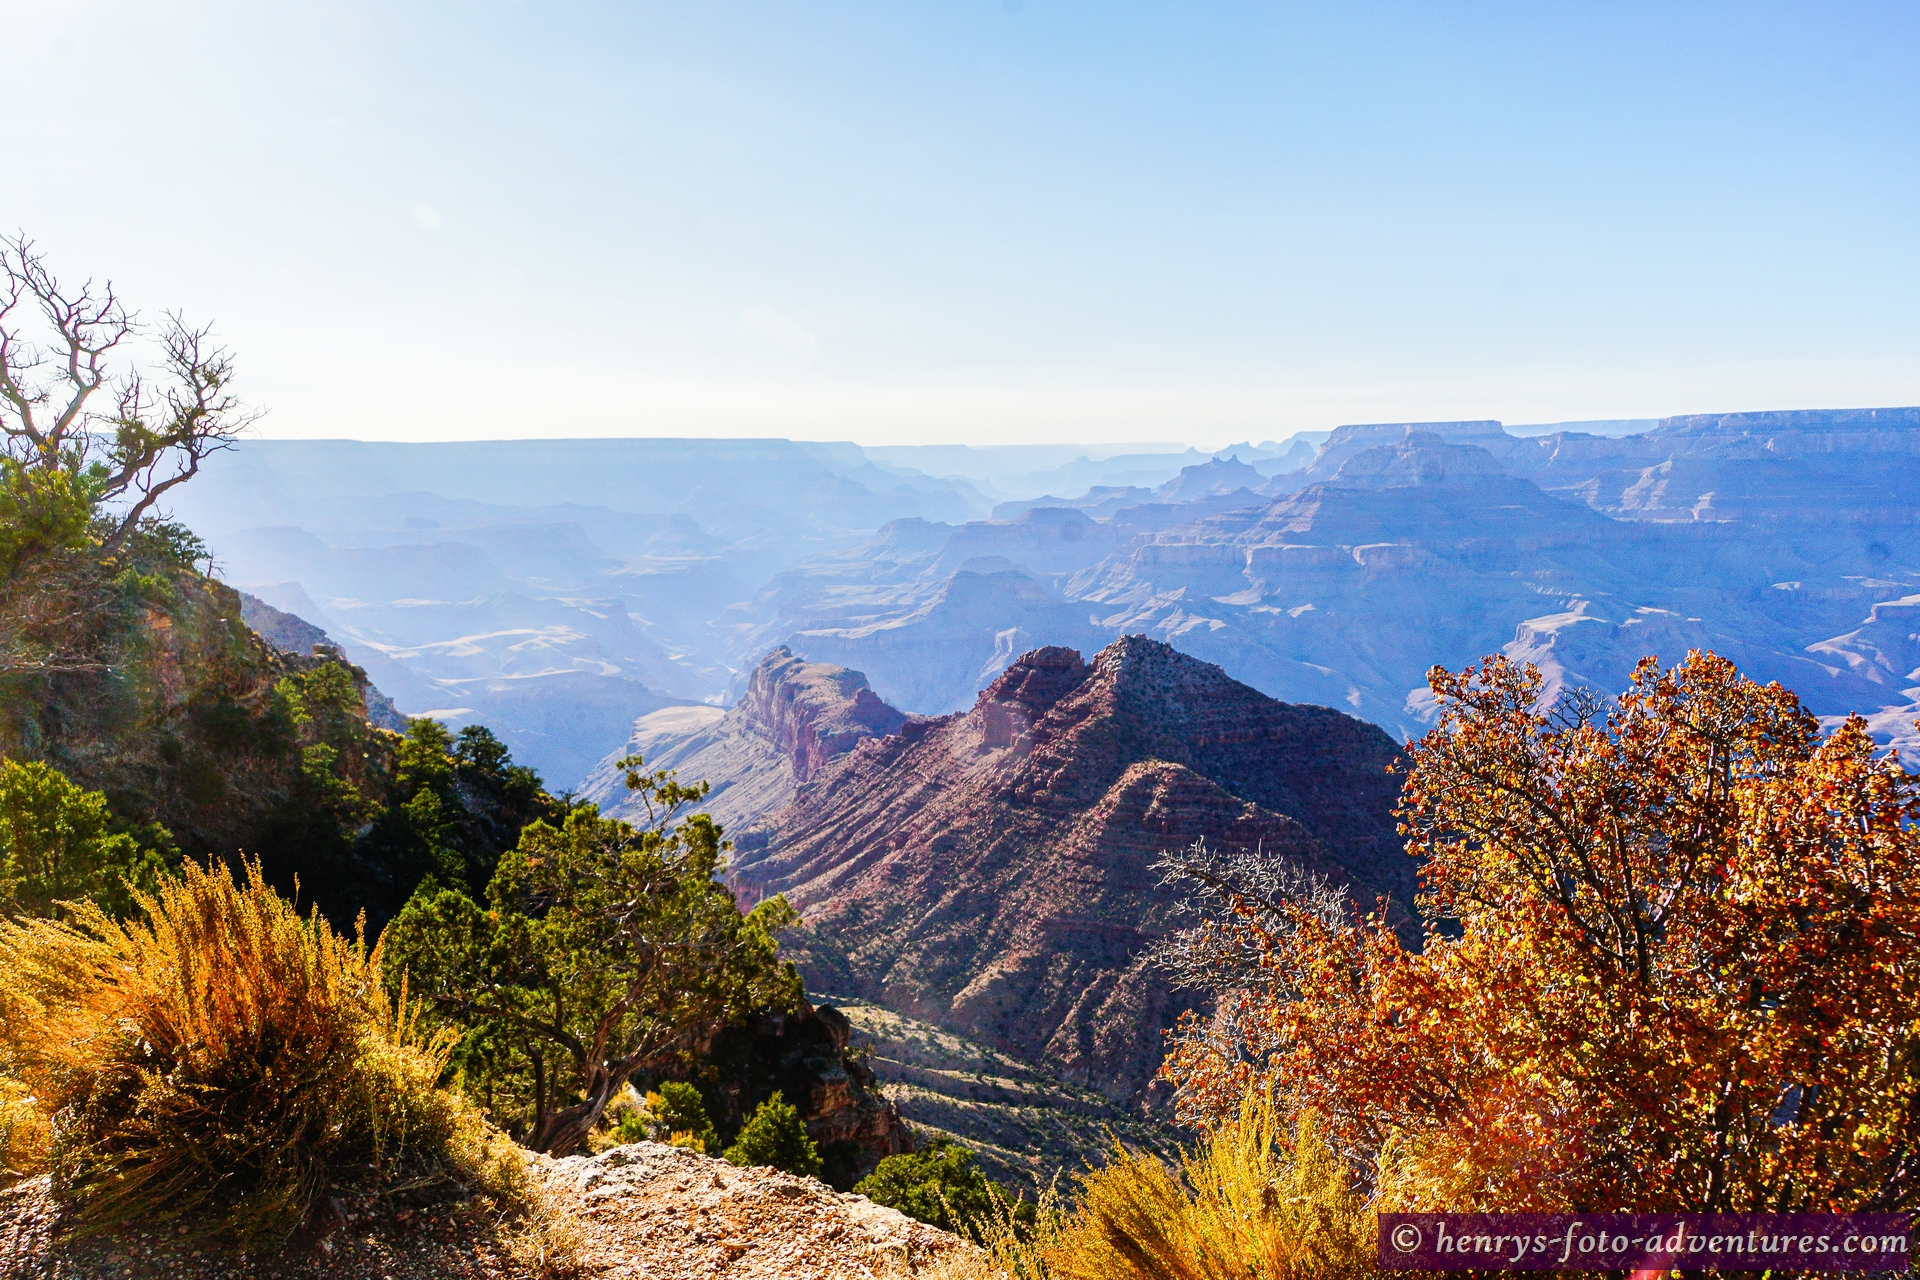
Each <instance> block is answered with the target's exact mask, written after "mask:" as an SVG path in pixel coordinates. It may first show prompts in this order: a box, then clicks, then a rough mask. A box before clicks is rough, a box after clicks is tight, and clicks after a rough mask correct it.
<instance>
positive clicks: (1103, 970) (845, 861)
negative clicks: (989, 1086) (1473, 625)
mask: <svg viewBox="0 0 1920 1280" xmlns="http://www.w3.org/2000/svg"><path fill="white" fill-rule="evenodd" d="M656 746H658V747H660V748H663V749H662V750H661V753H660V754H659V755H657V756H655V757H654V760H655V761H657V762H673V761H681V762H684V763H686V764H695V763H698V764H700V765H702V766H703V768H702V769H701V770H700V772H701V773H702V774H703V775H705V776H713V775H716V774H717V775H718V776H720V777H722V778H724V779H726V780H727V785H726V789H724V790H717V791H716V794H715V797H714V799H715V800H716V804H715V806H714V807H715V812H716V814H722V815H724V818H723V821H725V822H727V823H728V824H729V825H728V831H729V834H730V835H731V836H732V838H733V840H734V843H735V854H734V859H733V864H732V868H731V872H730V879H731V882H732V883H733V884H734V885H735V887H736V888H737V889H738V890H739V891H740V892H741V894H742V896H743V899H747V900H751V899H757V898H759V897H764V896H768V895H771V894H774V893H783V894H785V895H786V897H787V899H788V901H789V902H791V903H792V904H793V905H794V907H795V908H796V909H798V910H799V911H800V913H801V915H802V916H803V919H804V922H803V924H802V925H801V926H800V927H799V928H798V929H796V930H795V931H793V932H792V933H790V934H789V935H788V937H787V939H786V942H785V944H784V949H785V951H786V953H787V954H789V955H790V956H791V957H793V958H794V959H795V961H796V962H797V963H798V964H799V965H800V967H801V971H802V974H803V976H804V977H805V978H806V980H807V984H808V987H809V989H810V990H815V991H822V992H831V993H835V994H836V996H837V997H843V996H852V997H855V998H857V999H860V1000H864V1001H869V1002H872V1003H873V1004H876V1005H879V1006H883V1007H884V1008H886V1009H888V1010H892V1011H894V1012H896V1013H899V1014H902V1015H905V1016H908V1017H912V1018H917V1019H922V1020H925V1021H926V1022H928V1023H930V1024H934V1025H937V1026H940V1027H943V1028H947V1029H950V1030H952V1031H954V1032H957V1033H959V1034H961V1035H964V1036H967V1037H970V1038H972V1039H973V1040H975V1041H977V1042H979V1043H980V1044H983V1045H985V1046H988V1047H990V1048H992V1049H994V1050H997V1051H1002V1052H1005V1053H1007V1054H1009V1055H1011V1056H1012V1057H1013V1058H1015V1059H1018V1060H1020V1061H1022V1062H1026V1063H1031V1064H1034V1065H1036V1066H1038V1067H1040V1068H1042V1069H1044V1070H1045V1071H1046V1072H1048V1073H1050V1074H1052V1075H1053V1076H1055V1077H1057V1078H1058V1079H1060V1080H1062V1081H1065V1082H1068V1083H1072V1084H1077V1085H1082V1086H1085V1087H1088V1088H1090V1089H1093V1090H1095V1091H1097V1092H1098V1093H1100V1094H1102V1095H1104V1096H1106V1097H1108V1098H1110V1099H1112V1100H1114V1101H1117V1102H1124V1103H1139V1102H1141V1101H1142V1100H1144V1099H1145V1098H1146V1096H1147V1094H1148V1091H1149V1085H1150V1081H1151V1077H1152V1074H1153V1072H1154V1069H1155V1068H1156V1067H1157V1066H1158V1064H1159V1056H1160V1045H1161V1033H1162V1032H1163V1031H1164V1030H1165V1029H1166V1028H1168V1027H1169V1026H1171V1025H1172V1023H1173V1020H1174V1019H1175V1018H1176V1017H1177V1016H1178V1015H1179V1014H1180V1013H1181V1012H1183V1011H1184V1010H1185V1009H1187V1008H1190V1007H1192V1002H1191V1000H1190V999H1186V998H1183V997H1182V996H1181V995H1180V994H1179V993H1176V992H1174V991H1172V990H1171V989H1170V988H1169V987H1168V986H1167V984H1166V982H1165V981H1164V980H1163V979H1162V977H1161V976H1160V974H1159V973H1158V971H1157V970H1156V968H1155V966H1154V964H1153V961H1152V956H1151V949H1152V946H1153V943H1154V942H1155V940H1156V939H1157V938H1158V937H1159V936H1160V935H1161V933H1162V932H1164V929H1163V919H1164V910H1165V908H1166V906H1167V902H1166V895H1165V894H1164V893H1163V892H1161V891H1160V889H1159V885H1158V873H1157V872H1156V871H1155V869H1154V863H1155V861H1156V859H1157V858H1158V856H1159V855H1160V854H1161V853H1162V852H1163V851H1166V850H1169V849H1173V848H1178V847H1185V846H1186V845H1188V844H1190V843H1192V842H1193V841H1195V840H1206V841H1209V842H1211V843H1214V844H1220V845H1227V846H1231V847H1237V848H1254V847H1259V848H1261V849H1263V850H1264V851H1266V852H1267V853H1268V854H1270V855H1272V856H1275V857H1284V858H1288V859H1292V860H1295V861H1297V862H1298V863H1300V864H1302V865H1304V866H1306V867H1307V868H1309V869H1311V870H1313V871H1315V872H1317V873H1318V874H1320V875H1322V876H1324V877H1326V878H1327V879H1329V880H1331V881H1333V882H1334V883H1336V884H1341V885H1345V886H1347V887H1348V889H1349V892H1350V894H1351V897H1352V899H1353V901H1354V902H1355V904H1356V908H1357V909H1364V910H1371V909H1376V908H1378V907H1380V906H1381V904H1382V903H1384V904H1385V907H1384V909H1385V910H1387V912H1388V913H1389V915H1390V916H1391V917H1392V918H1395V919H1399V920H1402V921H1405V920H1406V919H1407V918H1408V911H1409V908H1410V906H1411V902H1412V896H1413V892H1414V887H1415V886H1414V881H1413V865H1412V861H1411V860H1410V859H1409V858H1408V857H1407V856H1406V855H1405V853H1404V852H1402V851H1401V849H1400V846H1399V841H1398V839H1397V837H1396V835H1395V831H1394V820H1393V817H1392V809H1393V804H1394V797H1395V795H1396V793H1397V782H1396V780H1395V778H1394V777H1393V775H1392V774H1391V773H1389V772H1388V766H1389V765H1391V764H1392V763H1393V761H1394V760H1395V759H1396V758H1397V756H1398V749H1397V747H1396V746H1395V744H1394V742H1393V741H1392V740H1391V739H1390V738H1388V737H1387V735H1386V734H1385V733H1383V732H1381V731H1380V730H1379V729H1378V728H1376V727H1374V726H1372V725H1369V724H1367V723H1365V722H1363V721H1361V720H1358V719H1355V718H1354V717H1352V716H1348V715H1345V714H1343V713H1341V712H1339V711H1335V710H1332V709H1329V708H1326V707H1311V706H1291V705H1287V704H1284V703H1280V702H1276V701H1275V700H1273V699H1271V698H1268V697H1266V696H1265V695H1264V694H1261V693H1260V692H1259V691H1257V690H1255V689H1252V688H1249V687H1248V686H1246V685H1244V684H1241V683H1239V682H1238V681H1235V680H1232V679H1231V678H1229V677H1228V676H1227V675H1226V674H1225V673H1224V672H1223V671H1221V670H1220V668H1219V667H1217V666H1214V665H1212V664H1210V663H1205V662H1200V661H1198V660H1196V659H1194V658H1192V657H1190V656H1187V655H1185V654H1182V653H1180V652H1178V651H1177V650H1175V649H1174V648H1172V647H1171V646H1169V645H1166V644H1163V643H1160V642H1157V641H1153V640H1149V639H1146V638H1144V637H1138V636H1130V637H1123V638H1121V639H1119V640H1116V641H1114V642H1113V643H1112V644H1110V645H1108V646H1106V647H1105V648H1104V649H1102V650H1101V651H1100V652H1098V653H1096V654H1094V655H1092V657H1091V659H1090V660H1083V658H1082V656H1081V655H1080V653H1078V652H1077V651H1075V650H1072V649H1067V648H1063V647H1058V646H1054V647H1047V648H1041V649H1037V650H1033V651H1031V652H1028V653H1025V654H1022V655H1020V656H1019V657H1018V658H1016V659H1015V660H1014V661H1013V662H1012V663H1011V664H1010V665H1009V666H1008V667H1007V668H1006V670H1005V671H1003V672H1002V673H1001V674H1000V675H999V676H998V677H997V678H996V679H995V680H994V682H993V683H992V684H991V685H989V686H988V688H987V689H986V690H985V691H984V692H982V693H981V694H980V696H979V698H978V700H977V701H976V703H975V705H974V706H973V708H972V709H971V710H969V711H966V712H964V713H955V714H951V715H947V716H939V717H901V716H899V714H898V713H897V712H893V711H892V709H891V708H888V707H886V706H885V704H884V703H881V702H880V701H879V700H878V699H877V698H875V697H874V695H873V693H872V691H871V689H869V688H868V687H867V684H866V682H865V680H864V678H862V677H861V676H860V675H859V673H857V672H850V671H845V670H843V669H838V668H828V667H824V666H823V665H822V664H809V663H802V662H799V661H798V660H796V659H794V658H792V657H791V656H790V655H788V654H786V653H785V652H784V651H776V652H775V653H774V654H773V655H770V656H769V658H768V659H767V661H766V662H764V663H762V664H761V666H760V667H759V668H757V669H756V671H755V672H754V675H753V679H752V681H751V683H750V686H749V694H748V696H747V697H746V698H743V699H742V701H741V702H740V703H739V704H738V705H737V706H736V707H735V708H734V709H733V710H731V711H729V712H727V713H726V715H725V717H723V719H722V721H721V722H720V724H719V725H717V726H715V727H712V728H705V729H701V730H698V731H696V732H694V733H692V734H690V735H688V736H687V737H686V738H683V739H681V740H679V741H678V742H671V741H667V740H664V739H657V740H656ZM610 764H611V762H609V765H610ZM689 776H692V775H689ZM749 798H752V799H757V800H759V801H760V803H761V804H762V805H763V806H764V807H762V808H760V809H758V810H757V811H756V810H755V809H753V808H752V807H751V805H750V804H749V803H748V800H749Z"/></svg>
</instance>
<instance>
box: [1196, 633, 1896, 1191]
mask: <svg viewBox="0 0 1920 1280" xmlns="http://www.w3.org/2000/svg"><path fill="white" fill-rule="evenodd" d="M1430 683H1431V686H1432V689H1433V691H1434V693H1435V694H1436V695H1437V696H1438V698H1439V699H1440V702H1441V706H1442V715H1441V718H1440V720H1439V722H1438V724H1437V725H1436V727H1435V728H1434V730H1433V731H1432V732H1431V733H1429V734H1428V735H1427V736H1426V737H1425V738H1424V739H1422V740H1421V741H1419V742H1417V743H1414V744H1412V745H1411V746H1410V747H1409V749H1408V753H1407V758H1406V760H1405V762H1404V763H1403V765H1402V766H1400V767H1401V768H1403V769H1404V770H1405V776H1406V781H1405V790H1404V793H1403V797H1402V808H1401V821H1402V831H1403V833H1404V834H1405V835H1406V837H1407V839H1408V847H1409V851H1410V852H1411V853H1413V854H1414V855H1415V856H1417V857H1419V858H1420V859H1421V860H1422V877H1423V885H1424V893H1423V898H1422V903H1421V905H1422V908H1423V911H1424V914H1425V918H1426V919H1427V920H1428V921H1429V923H1428V925H1427V932H1426V936H1425V939H1424V945H1422V946H1421V947H1420V949H1418V950H1414V949H1412V948H1410V947H1408V946H1406V945H1404V944H1403V942H1402V940H1401V939H1400V938H1399V937H1397V936H1396V935H1395V933H1394V932H1393V931H1392V930H1391V929H1389V928H1388V927H1387V926H1386V925H1385V924H1384V923H1383V922H1382V921H1381V920H1380V919H1379V918H1377V917H1370V918H1366V919H1362V920H1359V921H1357V922H1356V921H1351V920H1349V921H1341V920H1339V919H1338V918H1334V919H1329V918H1328V917H1327V914H1326V913H1325V912H1324V911H1316V910H1315V909H1313V907H1312V906H1311V905H1310V904H1302V905H1296V906H1289V905H1288V904H1284V903H1283V904H1280V905H1279V909H1278V910H1277V911H1275V910H1266V909H1256V907H1254V906H1253V905H1252V904H1248V903H1245V902H1242V903H1240V904H1239V905H1238V907H1237V908H1236V910H1235V911H1234V912H1233V913H1232V915H1231V916H1230V917H1229V918H1228V919H1227V920H1226V921H1225V923H1224V924H1223V925H1221V926H1220V927H1222V928H1223V929H1224V930H1226V931H1227V932H1230V933H1231V934H1232V935H1233V937H1234V942H1235V945H1236V947H1238V948H1240V949H1241V950H1243V951H1244V950H1248V949H1250V950H1251V951H1252V952H1254V953H1255V954H1256V955H1257V957H1258V966H1257V971H1258V973H1259V975H1260V977H1259V979H1258V980H1257V981H1254V982H1251V983H1244V982H1243V983H1242V984H1241V985H1240V986H1239V988H1238V990H1237V991H1236V992H1230V993H1227V994H1225V995H1224V996H1223V1000H1224V1001H1226V1002H1227V1006H1228V1012H1229V1013H1230V1014H1231V1015H1232V1017H1231V1018H1230V1019H1228V1020H1227V1022H1228V1023H1229V1024H1230V1025H1231V1026H1232V1027H1233V1028H1234V1030H1235V1034H1234V1036H1232V1037H1224V1038H1223V1037H1221V1036H1217V1035H1216V1036H1208V1035H1204V1034H1188V1035H1185V1036H1183V1037H1181V1038H1179V1039H1178V1040H1177V1041H1176V1044H1175V1049H1174V1052H1173V1054H1172V1055H1171V1056H1170V1057H1169V1059H1168V1062H1167V1064H1166V1067H1165V1068H1164V1071H1163V1075H1164V1076H1165V1078H1167V1079H1168V1080H1170V1081H1171V1082H1173V1083H1174V1084H1175V1085H1176V1086H1177V1087H1178V1089H1179V1092H1180V1096H1181V1099H1182V1105H1183V1107H1184V1108H1185V1111H1186V1114H1187V1115H1188V1117H1189V1118H1190V1119H1194V1120H1196V1121H1198V1122H1200V1123H1202V1124H1203V1125H1207V1126H1209V1127H1213V1126H1218V1125H1220V1124H1223V1123H1227V1122H1230V1121H1231V1120H1232V1118H1233V1117H1234V1115H1235V1114H1236V1110H1235V1108H1236V1106H1237V1100H1238V1099H1240V1098H1244V1097H1246V1096H1247V1095H1248V1093H1249V1092H1250V1091H1252V1090H1254V1089H1256V1088H1264V1087H1271V1088H1273V1089H1274V1090H1275V1091H1276V1094H1277V1096H1278V1097H1279V1098H1280V1099H1281V1100H1282V1105H1283V1107H1284V1108H1285V1109H1287V1110H1288V1111H1289V1112H1290V1113H1292V1114H1295V1115H1305V1114H1308V1113H1312V1114H1315V1115H1317V1116H1319V1117H1321V1120H1322V1123H1323V1124H1324V1126H1325V1132H1326V1135H1327V1137H1328V1138H1329V1140H1331V1141H1332V1143H1333V1144H1334V1146H1335V1147H1336V1148H1337V1149H1338V1150H1339V1151H1340V1152H1341V1153H1342V1154H1343V1155H1344V1156H1345V1157H1346V1158H1347V1159H1348V1161H1349V1163H1350V1167H1351V1168H1353V1169H1354V1170H1355V1171H1356V1172H1357V1174H1358V1175H1359V1176H1360V1177H1361V1178H1362V1179H1363V1180H1365V1181H1368V1182H1371V1183H1372V1189H1373V1191H1374V1193H1375V1197H1376V1203H1379V1204H1382V1205H1385V1204H1395V1205H1398V1206H1404V1207H1408V1208H1432V1209H1446V1210H1466V1209H1473V1208H1483V1209H1493V1208H1510V1209H1519V1208H1534V1209H1559V1208H1569V1209H1577V1210H1607V1209H1618V1210H1630V1209H1649V1210H1664V1209H1688V1210H1695V1211H1758V1210H1792V1209H1799V1210H1811V1211H1824V1210H1832V1211H1844V1210H1855V1209H1869V1208H1871V1209H1883V1210H1904V1209H1909V1208H1912V1207H1914V1206H1915V1205H1916V1203H1920V1028H1917V1027H1916V1025H1915V1024H1916V1015H1917V1014H1920V832H1917V831H1916V829H1915V818H1916V816H1917V814H1916V807H1917V806H1920V789H1917V788H1920V782H1917V781H1916V779H1914V778H1913V777H1910V776H1909V775H1908V774H1906V773H1905V772H1903V771H1902V769H1901V768H1900V766H1899V764H1898V762H1897V760H1894V759H1891V758H1888V757H1885V756H1880V757H1878V758H1877V757H1876V751H1875V747H1874V744H1873V742H1872V740H1871V738H1870V737H1869V736H1868V733H1867V730H1866V726H1865V724H1864V723H1863V722H1861V721H1860V720H1859V719H1857V718H1855V719H1851V720H1848V721H1847V722H1845V723H1844V724H1842V725H1841V726H1840V727H1839V728H1838V729H1836V730H1834V731H1833V732H1832V733H1831V734H1828V735H1824V736H1823V734H1822V732H1821V729H1820V726H1819V724H1818V722H1817V721H1816V720H1815V719H1814V718H1813V717H1812V716H1811V715H1809V714H1808V713H1807V712H1806V711H1805V709H1803V708H1802V707H1801V705H1800V704H1799V702H1798V700H1797V699H1796V698H1795V697H1794V696H1793V694H1791V693H1790V692H1788V691H1787V690H1785V689H1782V688H1781V687H1780V686H1778V685H1766V686H1762V685H1759V684H1756V683H1754V682H1753V681H1751V680H1748V679H1745V678H1743V677H1742V676H1741V675H1740V673H1739V672H1738V671H1737V670H1736V669H1735V668H1734V667H1733V665H1732V664H1731V663H1729V662H1727V661H1725V660H1723V659H1721V658H1718V657H1715V656H1714V655H1712V654H1699V653H1695V654H1690V655H1689V656H1688V658H1687V660H1686V661H1685V662H1683V663H1681V664H1680V665H1679V666H1677V667H1674V668H1672V669H1669V670H1662V669H1661V668H1660V666H1659V665H1658V663H1657V662H1656V661H1654V660H1653V659H1648V660H1646V661H1644V662H1642V663H1641V664H1640V666H1639V668H1638V669H1637V670H1636V671H1635V673H1634V678H1633V683H1632V686H1631V688H1629V689H1628V690H1627V691H1626V692H1625V693H1623V694H1622V695H1621V696H1620V697H1619V698H1618V699H1617V700H1616V701H1615V702H1614V703H1613V704H1610V705H1606V704H1600V703H1598V702H1596V701H1588V700H1580V699H1562V700H1561V701H1560V702H1559V703H1557V704H1555V705H1554V706H1553V707H1549V708H1545V709H1543V708H1542V706H1541V701H1542V699H1541V695H1542V678H1541V676H1540V673H1539V672H1538V671H1536V670H1535V669H1533V668H1532V667H1530V666H1524V665H1520V664H1516V663H1513V662H1510V661H1508V660H1506V659H1504V658H1492V659H1489V660H1487V661H1486V662H1485V663H1484V664H1483V665H1482V666H1480V667H1478V668H1471V667H1470V668H1468V669H1466V670H1465V671H1462V672H1460V673H1457V674H1453V673H1448V672H1446V671H1443V670H1440V669H1438V668H1436V669H1435V670H1434V672H1433V673H1432V674H1431V676H1430ZM1191 1030H1192V1029H1191V1028H1190V1031H1191Z"/></svg>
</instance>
